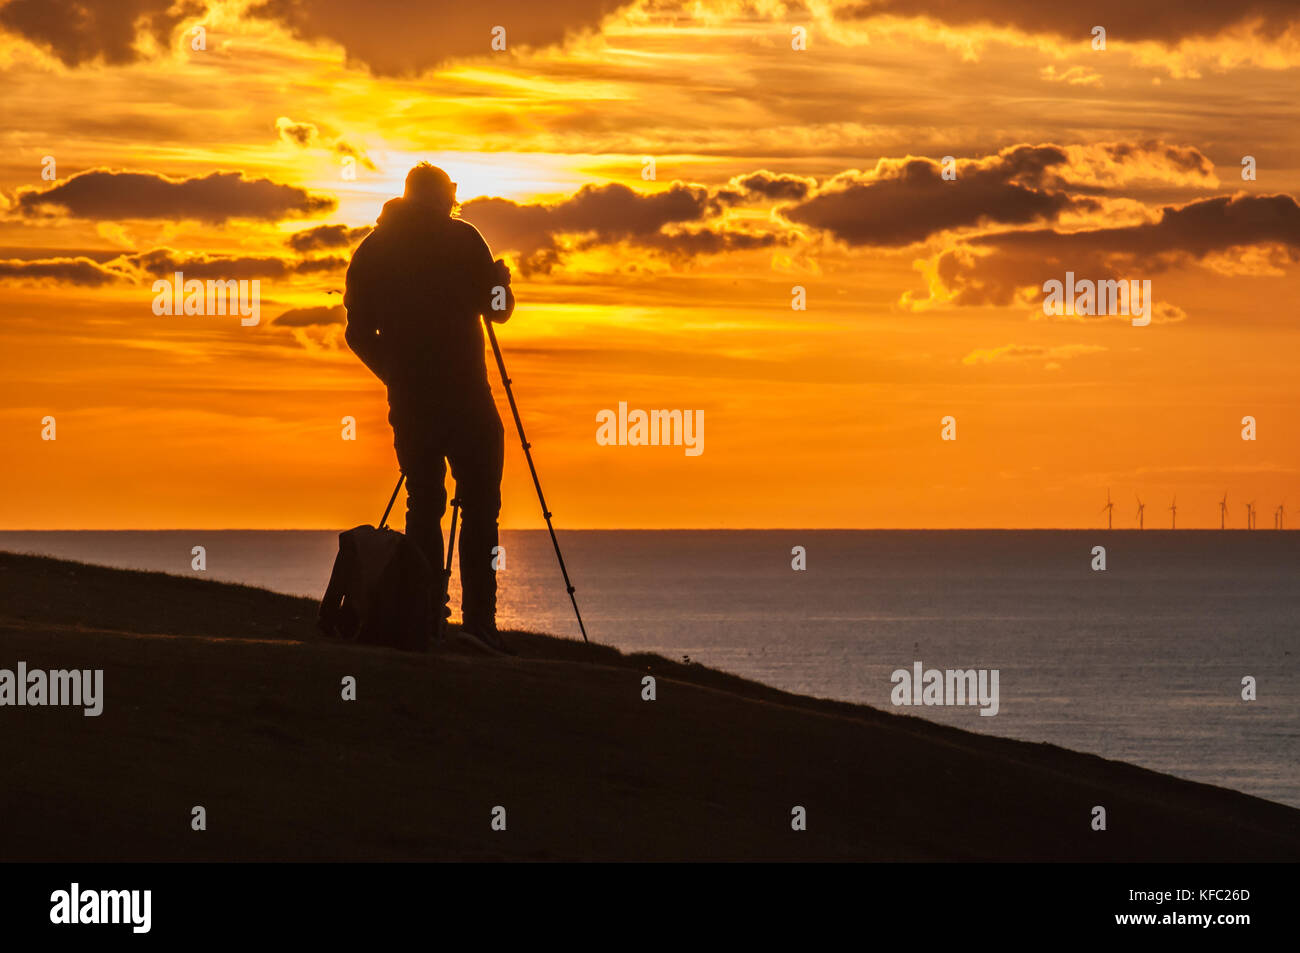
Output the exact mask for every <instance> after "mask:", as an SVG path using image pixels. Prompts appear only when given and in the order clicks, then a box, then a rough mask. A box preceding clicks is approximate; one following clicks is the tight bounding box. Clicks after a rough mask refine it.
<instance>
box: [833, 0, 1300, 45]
mask: <svg viewBox="0 0 1300 953" xmlns="http://www.w3.org/2000/svg"><path fill="white" fill-rule="evenodd" d="M877 15H892V16H899V17H918V16H925V17H931V18H933V19H935V20H939V21H940V22H942V23H945V24H949V25H952V26H962V27H965V26H974V25H976V24H989V25H992V26H1013V27H1018V28H1019V29H1021V30H1023V31H1025V32H1027V33H1041V34H1050V35H1054V36H1060V37H1064V38H1067V39H1077V40H1078V41H1079V42H1080V43H1087V42H1090V41H1091V39H1092V28H1093V27H1094V26H1097V25H1101V26H1103V27H1105V28H1106V37H1107V39H1108V40H1120V41H1123V40H1156V41H1159V42H1162V43H1166V44H1172V43H1176V42H1178V41H1179V40H1183V39H1187V38H1189V37H1198V36H1214V35H1216V34H1218V33H1221V32H1223V31H1224V30H1226V29H1228V28H1229V27H1233V26H1237V25H1239V24H1249V23H1253V22H1255V21H1258V23H1259V31H1260V33H1261V34H1262V35H1263V36H1265V37H1268V38H1270V39H1276V38H1277V37H1278V36H1280V35H1281V34H1282V33H1283V32H1285V31H1286V29H1287V28H1288V27H1290V26H1293V25H1294V24H1296V23H1297V22H1298V21H1300V7H1298V6H1297V4H1296V2H1295V0H1233V2H1231V3H1215V2H1197V3H1187V2H1186V0H1149V2H1146V3H1133V2H1132V0H1091V2H1090V3H1087V4H1057V3H1043V2H1041V0H862V2H859V3H854V4H853V5H851V6H847V7H843V8H841V9H840V10H838V11H837V12H836V16H837V17H839V18H840V19H863V18H866V17H871V16H877Z"/></svg>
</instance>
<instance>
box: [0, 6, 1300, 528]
mask: <svg viewBox="0 0 1300 953" xmlns="http://www.w3.org/2000/svg"><path fill="white" fill-rule="evenodd" d="M72 6H73V5H72V4H70V3H68V2H65V0H48V2H43V3H39V4H37V3H33V2H31V0H8V2H7V3H6V2H4V0H0V73H2V74H3V88H4V96H3V113H2V115H3V121H2V122H0V135H2V136H3V144H4V148H3V150H0V345H2V346H0V448H2V450H3V457H2V459H3V464H2V468H3V469H0V473H2V474H3V476H2V477H0V479H2V480H3V489H4V493H3V494H2V495H0V528H4V529H73V528H164V527H194V528H217V527H248V528H264V527H265V528H269V527H290V528H336V527H340V526H346V525H352V524H355V523H359V522H365V521H372V520H374V519H376V518H377V517H378V515H379V511H380V509H381V508H382V505H383V503H384V502H385V500H386V498H387V493H388V490H389V489H390V487H391V484H392V482H393V480H395V479H396V461H395V458H394V454H393V451H392V445H391V433H390V431H389V430H388V427H387V423H386V406H385V401H384V394H383V390H382V387H381V386H380V385H379V384H378V382H377V381H375V380H374V379H373V378H371V377H370V376H369V375H368V373H367V372H366V370H365V369H364V367H363V366H362V365H361V364H360V362H359V361H357V360H356V358H355V357H353V355H352V354H351V353H350V352H349V351H348V350H347V348H346V346H344V345H343V342H342V330H343V326H342V324H341V323H340V318H341V315H340V314H339V311H338V309H337V305H338V304H339V302H340V298H339V296H338V295H337V294H333V293H331V292H334V291H337V290H338V289H341V288H342V285H343V268H344V267H345V266H346V261H347V258H348V256H349V255H350V252H351V250H352V248H354V247H355V245H356V244H357V242H358V241H359V240H360V238H361V236H362V235H363V234H364V232H363V231H362V228H363V227H364V226H368V225H370V224H372V223H373V221H374V219H375V217H376V215H377V214H378V212H379V209H380V208H381V206H382V204H383V202H384V201H385V200H386V199H388V198H391V197H392V196H394V195H396V194H399V193H400V191H401V182H402V179H403V177H404V176H405V173H406V171H407V169H408V168H409V167H410V166H411V165H412V164H413V163H414V162H416V161H419V160H421V159H429V160H431V161H433V162H435V163H437V164H439V165H442V166H444V167H445V168H446V169H447V170H448V171H449V172H450V173H451V174H452V177H453V179H455V180H456V181H458V182H459V183H460V199H461V201H462V202H463V203H464V204H465V209H464V217H465V218H466V219H467V220H469V221H471V222H473V223H474V224H476V225H478V226H479V228H480V229H481V230H482V231H483V232H484V234H485V236H486V237H487V238H488V240H489V242H490V243H491V244H492V247H493V251H494V252H495V253H496V254H498V255H503V256H505V257H506V258H507V260H508V261H509V262H510V263H511V264H512V266H513V267H514V269H515V280H514V288H515V292H516V295H517V297H518V300H519V307H518V311H517V312H516V316H515V317H514V319H513V320H512V321H511V322H510V323H509V324H508V325H506V326H505V327H504V328H502V330H501V332H500V338H501V342H502V345H503V347H504V348H505V351H506V358H507V361H508V363H509V366H510V369H511V373H512V376H513V377H514V379H515V382H516V390H517V397H518V399H519V402H520V406H521V409H522V411H523V414H524V418H525V423H526V424H527V426H528V428H529V437H530V439H531V440H532V441H533V443H534V447H535V456H536V461H537V464H538V467H539V469H540V473H541V477H542V481H543V486H544V487H545V489H546V491H547V496H548V500H549V502H550V503H551V506H552V509H553V510H554V511H555V513H556V514H557V523H558V525H559V526H561V527H569V528H578V527H600V528H605V527H610V528H612V527H663V528H669V527H769V526H770V527H777V526H789V527H913V526H915V527H980V526H1007V527H1063V526H1095V525H1104V516H1102V515H1101V514H1100V513H1099V508H1100V507H1101V505H1102V503H1104V502H1105V497H1106V492H1107V490H1108V489H1109V490H1110V492H1111V494H1112V496H1113V497H1114V499H1115V500H1116V501H1117V507H1116V526H1117V527H1121V526H1129V525H1136V520H1135V511H1136V502H1135V495H1137V494H1140V495H1141V496H1142V498H1143V499H1144V500H1145V501H1146V502H1147V504H1148V508H1147V520H1146V525H1147V526H1148V527H1151V526H1167V525H1168V517H1169V514H1168V505H1169V502H1170V500H1171V499H1173V498H1174V497H1175V495H1176V496H1177V500H1178V525H1179V526H1180V527H1184V526H1185V527H1196V526H1202V527H1209V526H1215V527H1217V526H1218V520H1219V517H1218V507H1217V501H1218V499H1219V498H1220V497H1221V496H1222V495H1223V493H1224V492H1227V493H1228V498H1229V503H1230V505H1231V508H1230V510H1229V521H1230V525H1233V524H1236V525H1238V526H1240V525H1243V523H1244V512H1245V510H1244V503H1245V502H1246V501H1248V500H1255V501H1256V507H1257V512H1258V514H1259V515H1258V517H1257V518H1258V525H1259V526H1260V528H1267V527H1269V526H1271V525H1272V519H1273V517H1272V514H1273V509H1274V507H1276V506H1277V505H1278V504H1279V503H1281V502H1282V501H1283V500H1286V501H1287V502H1288V504H1292V503H1294V505H1295V507H1296V508H1297V510H1300V479H1298V478H1297V477H1298V473H1300V423H1298V422H1297V418H1296V409H1297V400H1296V397H1297V385H1296V372H1295V369H1294V363H1295V359H1296V351H1297V348H1296V345H1297V332H1296V329H1295V325H1296V317H1295V308H1294V307H1293V305H1292V302H1294V301H1295V300H1296V299H1297V291H1300V277H1298V274H1300V269H1298V268H1297V264H1298V263H1300V209H1298V208H1297V205H1296V202H1295V199H1294V198H1293V196H1295V195H1296V194H1297V192H1298V190H1300V159H1297V155H1300V133H1298V132H1297V129H1298V126H1297V122H1296V118H1297V116H1296V105H1295V90H1296V89H1297V67H1300V12H1293V11H1292V8H1291V5H1289V4H1284V3H1272V2H1269V0H1251V2H1247V3H1244V4H1240V5H1235V6H1231V7H1229V6H1228V5H1225V9H1224V10H1219V11H1208V12H1207V11H1198V12H1195V13H1189V12H1187V11H1186V10H1184V9H1183V6H1182V5H1180V4H1176V3H1173V2H1169V3H1149V4H1141V3H1118V2H1114V0H1104V2H1100V3H1098V4H1094V5H1092V9H1091V12H1089V13H1088V14H1087V16H1086V17H1083V19H1080V16H1081V15H1078V14H1075V13H1072V12H1069V11H1064V10H1063V11H1059V12H1056V11H1053V9H1052V8H1051V6H1050V5H1043V4H1031V3H1026V2H1019V0H973V2H971V3H966V4H955V3H950V2H946V0H928V2H918V3H916V4H909V5H903V4H899V3H895V2H890V0H878V2H872V3H866V4H862V3H847V2H846V3H836V2H827V3H816V4H812V3H809V4H807V5H794V4H781V3H775V2H773V3H739V2H720V3H711V2H702V3H697V4H689V5H685V4H683V5H678V4H674V3H672V2H662V0H661V2H650V0H640V2H636V3H632V4H620V3H618V2H617V0H562V2H560V3H559V4H557V5H551V6H546V5H540V6H539V5H536V4H532V3H522V2H518V0H509V2H496V3H486V4H482V5H476V9H475V10H474V11H473V12H472V13H466V12H464V11H463V10H461V9H460V5H437V4H429V3H413V4H403V3H397V2H394V0H373V2H369V3H367V4H365V5H364V6H365V7H366V9H367V11H368V13H369V15H368V16H366V17H364V18H360V19H359V18H358V17H357V16H356V15H355V10H356V5H355V4H344V3H342V2H341V0H302V2H299V3H295V4H270V5H265V6H259V5H256V4H253V3H251V2H247V0H238V2H195V3H194V4H192V5H191V7H190V8H189V12H185V11H183V10H179V9H177V8H173V7H172V6H171V4H170V2H169V0H120V2H117V3H106V2H83V3H81V4H79V5H76V6H79V7H80V8H82V12H81V14H79V15H77V14H75V13H74V12H72ZM64 7H67V8H68V9H66V10H61V8H64ZM478 7H481V10H480V9H478ZM542 7H546V11H547V12H546V15H542V14H541V13H539V12H538V11H539V10H541V9H542ZM42 11H44V14H43V13H42ZM51 11H53V13H54V14H56V15H54V16H49V15H47V14H49V13H50V12H51ZM259 11H260V12H259ZM1085 21H1086V22H1085ZM1094 23H1099V24H1102V25H1107V43H1106V49H1104V50H1096V49H1093V43H1092V40H1093V38H1092V35H1091V33H1090V31H1091V29H1092V26H1093V25H1094ZM1108 24H1109V25H1108ZM497 25H503V26H504V27H505V30H506V46H507V48H506V50H505V51H493V50H492V49H491V48H490V43H491V39H492V38H491V29H492V27H493V26H497ZM198 26H202V27H203V28H204V30H205V35H204V43H203V44H202V45H204V46H205V47H206V48H205V49H201V50H196V49H194V48H193V47H194V45H195V43H194V39H195V32H194V31H195V28H196V27H198ZM796 26H803V27H805V28H806V30H807V49H803V50H794V49H792V48H791V45H792V44H791V36H792V34H791V31H792V28H793V27H796ZM1246 155H1250V156H1253V157H1254V158H1255V160H1256V163H1257V178H1256V179H1255V180H1253V181H1247V180H1243V179H1242V175H1241V167H1242V166H1241V163H1242V157H1243V156H1246ZM46 156H51V157H53V159H54V162H55V178H54V179H53V180H48V179H43V178H42V163H43V161H44V157H46ZM945 156H952V157H954V159H955V165H954V166H953V168H954V170H955V178H954V179H952V180H945V179H943V178H942V175H941V170H942V168H943V166H942V161H943V158H944V157H945ZM646 158H653V160H654V165H655V177H654V179H653V180H651V179H647V178H646V177H645V176H644V175H643V169H644V168H645V160H646ZM348 162H352V163H353V164H354V165H353V168H355V172H356V175H355V179H351V178H348V177H347V173H346V169H347V166H346V163H348ZM322 226H342V227H340V228H335V229H326V230H324V231H320V232H314V231H311V230H312V229H317V228H319V227H322ZM295 236H296V237H295ZM173 267H181V268H182V270H185V271H186V272H187V274H188V275H191V276H196V277H224V278H240V277H248V278H253V277H256V278H258V279H259V280H260V282H261V322H260V324H258V325H257V326H256V327H243V326H241V325H240V322H239V320H238V318H232V317H220V316H167V315H163V316H156V315H155V314H154V313H153V312H152V310H151V304H152V302H153V299H154V294H153V292H152V290H151V285H152V282H153V281H154V279H155V278H157V277H158V276H159V275H169V274H171V272H172V270H173ZM1066 270H1073V271H1074V272H1076V273H1077V274H1079V275H1080V276H1081V277H1096V278H1101V277H1131V278H1138V279H1144V278H1145V279H1150V280H1151V282H1152V288H1153V296H1154V298H1155V301H1156V303H1157V306H1156V315H1155V320H1154V321H1153V322H1152V323H1151V324H1150V325H1149V326H1147V327H1134V326H1132V325H1131V324H1130V323H1129V320H1128V319H1127V318H1123V317H1103V318H1064V317H1052V318H1049V317H1045V316H1044V315H1043V313H1042V308H1041V300H1042V292H1041V286H1042V283H1043V282H1044V281H1046V280H1048V279H1051V278H1057V279H1060V278H1063V276H1064V273H1065V271H1066ZM796 285H799V286H802V287H804V288H805V289H806V291H807V310H804V311H795V310H792V309H791V307H790V302H791V289H792V287H793V286H796ZM286 312H288V313H289V314H288V315H287V316H285V315H286ZM493 379H494V382H495V371H493ZM496 389H497V391H498V396H499V397H501V395H500V393H499V391H500V388H499V386H498V387H497V388H496ZM620 401H626V402H627V403H628V405H629V406H630V407H633V408H644V409H661V408H662V409H698V410H702V411H703V412H704V418H705V444H704V447H705V449H704V452H703V453H702V454H701V455H699V456H688V455H686V454H685V453H683V451H682V448H680V447H607V446H599V445H597V443H596V440H595V433H596V427H597V425H596V414H597V412H598V411H600V410H602V409H605V408H611V409H613V408H617V406H618V404H619V402H620ZM502 410H503V416H505V419H506V422H507V427H508V438H507V447H508V456H507V463H506V478H505V507H504V512H503V517H502V523H503V525H504V526H506V527H508V528H523V527H536V526H540V525H541V522H540V518H539V516H538V512H537V503H536V499H535V497H534V495H533V489H532V484H531V482H530V480H529V478H528V474H527V470H526V468H525V466H524V463H523V459H522V455H521V454H520V453H519V451H518V447H517V442H516V441H515V440H514V439H513V436H512V435H511V434H510V431H509V417H508V412H507V411H506V409H505V408H504V406H503V408H502ZM47 415H50V416H53V417H55V419H56V421H57V440H54V441H46V440H42V439H41V432H42V425H41V421H42V418H43V417H45V416H47ZM945 415H952V416H954V417H956V419H957V428H958V429H957V433H958V437H957V440H956V441H953V442H943V441H941V440H940V419H941V418H942V417H944V416H945ZM1246 415H1252V416H1254V417H1255V418H1256V420H1257V421H1258V439H1257V440H1255V441H1253V442H1248V441H1244V440H1242V439H1241V419H1242V417H1243V416H1246ZM344 416H353V417H355V418H356V420H357V421H358V439H357V440H356V441H344V440H342V439H341V438H340V431H341V426H340V421H341V418H343V417H344ZM1297 518H1300V514H1298V516H1297Z"/></svg>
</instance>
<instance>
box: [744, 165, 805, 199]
mask: <svg viewBox="0 0 1300 953" xmlns="http://www.w3.org/2000/svg"><path fill="white" fill-rule="evenodd" d="M731 181H732V183H733V184H734V185H737V186H739V187H740V188H741V189H743V190H744V191H745V192H746V193H748V194H750V195H751V196H759V197H762V198H767V199H785V200H787V201H797V200H799V199H803V198H806V197H807V196H808V193H809V192H811V191H812V190H813V189H814V188H816V187H817V180H816V179H813V178H809V177H806V176H801V175H786V174H781V173H776V172H769V171H767V170H766V169H759V170H758V171H757V172H753V173H751V174H749V175H745V176H737V177H736V178H734V179H732V180H731Z"/></svg>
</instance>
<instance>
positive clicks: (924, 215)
mask: <svg viewBox="0 0 1300 953" xmlns="http://www.w3.org/2000/svg"><path fill="white" fill-rule="evenodd" d="M952 168H953V176H954V177H953V178H949V179H944V178H943V169H944V166H943V164H942V163H941V162H939V161H936V160H934V159H928V158H916V157H912V156H908V157H905V158H901V159H895V158H887V159H881V160H880V161H879V162H877V163H876V166H875V168H874V169H872V170H870V171H867V172H862V171H858V170H849V171H846V172H842V173H840V174H839V175H837V176H834V177H833V178H830V179H827V180H825V181H823V182H822V184H821V186H820V187H818V188H816V189H815V190H813V191H812V192H811V194H810V195H809V197H808V198H806V199H804V200H803V201H799V202H795V203H794V204H791V205H787V206H784V207H782V208H781V209H780V212H781V213H782V214H783V215H784V216H785V217H786V218H787V219H789V220H790V221H792V222H794V223H796V224H800V225H808V226H811V227H813V228H818V229H821V230H824V231H826V232H828V233H830V234H831V235H832V236H834V237H835V238H837V239H839V240H840V241H843V242H845V243H847V244H849V245H860V246H884V247H902V246H906V245H911V244H915V243H917V242H922V241H925V240H927V239H929V238H931V237H933V236H935V235H937V234H940V233H942V232H945V231H949V230H954V229H961V228H987V227H993V226H998V225H1002V226H1006V225H1031V224H1038V223H1043V222H1054V221H1056V220H1058V219H1059V218H1060V217H1061V215H1062V214H1064V213H1066V212H1074V213H1088V212H1095V211H1097V210H1099V209H1100V208H1101V205H1100V203H1099V202H1098V201H1097V200H1096V199H1095V198H1094V197H1093V196H1096V195H1100V194H1104V193H1108V192H1111V191H1114V190H1122V189H1124V188H1125V187H1128V186H1131V185H1134V184H1136V183H1143V182H1156V183H1159V184H1161V185H1175V186H1180V187H1188V188H1191V187H1204V186H1216V185H1217V184H1218V179H1217V178H1216V177H1215V175H1214V163H1213V162H1211V161H1210V159H1209V158H1208V157H1207V156H1206V155H1205V154H1204V153H1202V152H1201V151H1200V150H1198V149H1195V148H1193V147H1190V146H1176V145H1168V144H1166V143H1164V142H1161V141H1159V140H1150V141H1147V142H1140V143H1136V142H1121V143H1097V144H1093V145H1086V146H1081V145H1071V146H1061V145H1055V144H1051V143H1048V144H1040V145H1028V144H1019V145H1014V146H1008V147H1006V148H1005V149H1002V150H1001V151H999V152H998V153H997V154H996V155H993V156H985V157H983V158H977V159H954V160H953V165H952ZM757 175H763V173H757ZM768 175H770V173H768ZM739 181H742V180H740V179H735V180H733V183H736V182H739ZM773 187H774V186H770V185H769V188H773ZM726 200H727V199H726V198H724V201H726ZM733 204H734V203H733Z"/></svg>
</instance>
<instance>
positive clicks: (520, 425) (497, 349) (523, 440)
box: [483, 316, 588, 642]
mask: <svg viewBox="0 0 1300 953" xmlns="http://www.w3.org/2000/svg"><path fill="white" fill-rule="evenodd" d="M483 324H484V326H485V327H486V328H487V333H488V340H489V341H491V342H492V353H493V354H495V355H496V359H497V368H498V370H500V371H501V383H502V384H504V385H505V388H506V399H507V400H508V401H509V402H510V412H511V413H512V414H514V417H515V428H516V429H517V430H518V431H519V443H520V445H521V446H522V447H523V448H524V459H525V460H527V461H528V470H529V472H530V473H532V475H533V486H534V487H535V488H536V489H537V501H538V502H539V503H541V504H542V516H543V517H544V518H545V519H546V528H547V530H549V531H550V534H551V545H552V546H554V547H555V558H556V559H557V560H558V561H559V563H560V575H562V576H563V577H564V586H565V588H566V589H567V590H568V592H569V601H570V602H572V603H573V614H574V615H576V616H577V617H578V629H579V631H581V632H582V641H584V642H586V641H588V639H587V627H586V626H584V625H583V624H582V613H581V612H579V611H578V599H577V597H576V596H575V595H574V591H575V590H574V587H573V583H571V582H570V581H569V570H568V569H566V568H565V566H564V555H563V554H562V553H561V552H560V541H559V540H558V539H556V538H555V527H554V526H553V525H552V524H551V511H550V510H549V509H547V507H546V497H545V496H544V495H542V482H541V480H539V479H537V467H535V466H534V465H533V455H532V453H531V452H530V448H531V447H532V444H531V443H529V442H528V438H527V437H525V436H524V422H523V421H522V420H521V419H520V418H519V407H518V405H516V404H515V392H514V391H513V390H511V389H510V375H509V374H507V373H506V362H505V359H504V358H502V356H501V345H499V344H497V335H496V332H495V331H493V330H492V321H491V320H490V319H489V318H487V317H486V316H484V318H483Z"/></svg>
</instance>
